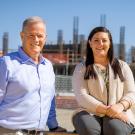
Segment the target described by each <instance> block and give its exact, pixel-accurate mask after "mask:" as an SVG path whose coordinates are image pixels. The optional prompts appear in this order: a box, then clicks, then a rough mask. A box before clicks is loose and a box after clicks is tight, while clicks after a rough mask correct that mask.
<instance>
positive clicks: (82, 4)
mask: <svg viewBox="0 0 135 135" xmlns="http://www.w3.org/2000/svg"><path fill="white" fill-rule="evenodd" d="M101 14H106V24H107V27H108V28H109V29H110V31H111V32H112V36H113V40H114V42H115V43H118V42H119V30H120V26H125V27H126V30H125V32H126V33H125V43H126V44H127V48H129V47H130V46H131V45H134V46H135V0H0V18H1V19H0V48H2V36H3V32H9V48H11V49H17V48H18V46H19V45H21V41H20V36H19V33H20V31H21V27H22V22H23V20H24V19H25V18H27V17H29V16H35V15H37V16H41V17H43V18H44V19H45V20H46V23H47V32H48V42H53V43H56V41H57V31H58V30H59V29H62V30H63V34H64V35H63V36H64V40H65V42H69V41H70V40H72V35H73V17H74V16H78V17H79V34H84V35H85V36H86V38H87V36H88V34H89V32H90V30H92V28H94V27H95V26H99V25H100V15H101Z"/></svg>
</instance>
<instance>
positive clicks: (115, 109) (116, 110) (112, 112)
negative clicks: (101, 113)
mask: <svg viewBox="0 0 135 135" xmlns="http://www.w3.org/2000/svg"><path fill="white" fill-rule="evenodd" d="M123 110H124V107H123V105H122V104H121V103H118V104H114V105H111V106H110V107H108V109H107V111H106V115H107V116H109V117H111V118H116V117H117V115H119V114H120V113H121V112H123Z"/></svg>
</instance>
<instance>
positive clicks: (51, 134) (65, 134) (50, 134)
mask: <svg viewBox="0 0 135 135" xmlns="http://www.w3.org/2000/svg"><path fill="white" fill-rule="evenodd" d="M45 135H79V134H77V133H73V132H45Z"/></svg>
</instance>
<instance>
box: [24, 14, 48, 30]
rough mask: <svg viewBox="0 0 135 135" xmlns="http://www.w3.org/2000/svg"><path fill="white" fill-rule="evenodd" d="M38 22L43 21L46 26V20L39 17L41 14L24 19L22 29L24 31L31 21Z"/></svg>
mask: <svg viewBox="0 0 135 135" xmlns="http://www.w3.org/2000/svg"><path fill="white" fill-rule="evenodd" d="M36 22H42V23H43V24H44V25H45V26H46V23H45V21H44V20H43V19H42V18H41V17H39V16H32V17H28V18H26V19H25V20H24V22H23V26H22V31H24V29H25V27H26V26H27V25H28V24H29V23H36Z"/></svg>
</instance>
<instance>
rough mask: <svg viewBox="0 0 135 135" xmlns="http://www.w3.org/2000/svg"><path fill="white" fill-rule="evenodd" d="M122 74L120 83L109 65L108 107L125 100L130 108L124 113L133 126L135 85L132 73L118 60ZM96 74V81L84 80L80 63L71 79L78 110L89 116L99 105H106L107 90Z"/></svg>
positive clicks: (82, 66) (134, 122)
mask: <svg viewBox="0 0 135 135" xmlns="http://www.w3.org/2000/svg"><path fill="white" fill-rule="evenodd" d="M119 62H120V64H121V68H122V72H123V75H124V78H125V81H124V82H121V80H120V78H119V77H118V76H117V78H116V79H115V78H114V73H113V70H112V68H111V66H110V65H109V105H112V104H116V103H118V102H120V101H121V100H127V101H128V102H129V103H130V104H131V108H130V109H128V110H127V111H126V112H125V113H126V114H127V116H128V117H129V120H130V122H132V123H133V124H134V125H135V107H134V103H135V83H134V78H133V74H132V71H131V70H130V68H129V66H128V64H127V63H126V62H124V61H121V60H119ZM94 69H95V72H96V73H97V79H96V80H95V79H89V80H84V73H85V66H84V64H83V63H80V64H78V65H77V66H76V68H75V71H74V73H73V78H72V86H73V90H74V92H75V97H76V100H77V102H78V104H79V106H80V108H79V110H80V109H81V110H86V111H87V112H89V113H90V114H95V113H96V107H97V106H98V105H99V104H106V103H107V90H106V87H105V84H104V80H103V79H102V76H100V75H99V74H98V72H97V70H96V68H95V66H94Z"/></svg>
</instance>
